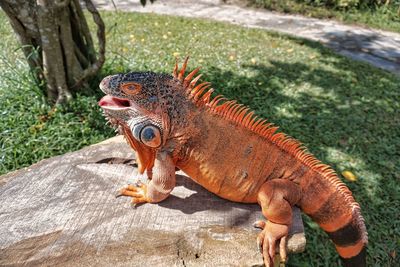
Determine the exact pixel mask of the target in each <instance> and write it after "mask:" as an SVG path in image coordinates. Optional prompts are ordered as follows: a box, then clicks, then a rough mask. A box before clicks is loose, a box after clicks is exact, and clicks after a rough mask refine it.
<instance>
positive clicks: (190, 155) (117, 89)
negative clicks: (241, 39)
mask: <svg viewBox="0 0 400 267" xmlns="http://www.w3.org/2000/svg"><path fill="white" fill-rule="evenodd" d="M187 62H188V59H187V58H186V60H185V61H184V63H183V65H182V67H181V69H179V67H178V62H177V63H176V64H175V67H174V70H173V75H169V74H158V73H154V72H130V73H127V74H116V75H111V76H107V77H105V78H104V79H103V80H102V81H101V83H100V89H101V90H102V91H103V92H104V93H105V94H106V96H104V97H103V98H102V99H101V100H100V101H99V105H100V106H101V108H102V109H103V111H104V113H105V115H106V117H107V118H108V119H109V121H110V122H111V123H112V124H113V125H114V126H118V127H119V129H120V130H121V131H122V133H123V134H124V136H125V137H126V139H127V141H128V143H129V145H130V146H131V147H132V148H133V149H134V150H135V153H136V158H137V161H138V169H139V172H140V173H144V172H145V171H146V172H147V176H148V177H149V179H150V180H149V182H148V183H147V184H143V183H142V184H136V185H128V186H126V187H124V188H122V189H121V190H120V195H124V196H130V197H132V202H133V203H143V202H149V203H157V202H160V201H162V200H164V199H166V198H167V197H168V196H169V194H170V192H171V191H172V189H173V188H174V186H175V169H176V168H179V169H181V170H182V171H184V172H185V173H186V174H187V175H188V176H190V177H191V179H193V180H194V181H195V182H196V183H198V184H200V185H202V186H203V187H205V188H206V189H207V190H209V191H211V192H213V193H215V194H216V195H218V196H220V197H222V198H225V199H228V200H231V201H236V202H242V203H258V204H259V205H260V206H261V209H262V214H263V215H264V216H265V218H267V221H258V222H256V225H257V226H259V227H261V228H263V230H262V231H261V232H260V234H259V235H258V238H257V244H258V246H259V248H260V250H261V253H262V255H263V258H264V262H265V264H266V266H273V259H274V255H275V251H276V249H279V253H280V256H281V258H282V259H283V260H285V259H286V258H287V255H286V242H287V235H288V229H289V227H290V225H291V223H292V207H293V206H294V205H297V206H298V207H300V208H301V209H302V211H303V212H304V213H306V214H307V215H309V216H310V217H311V218H312V219H313V220H314V221H315V222H317V223H318V224H319V226H320V227H321V228H322V229H323V230H324V231H325V232H327V234H328V236H329V237H330V238H331V240H332V241H333V243H334V244H335V246H336V250H337V251H338V253H339V255H340V257H341V258H342V260H343V263H344V265H345V266H365V265H366V245H367V239H368V238H367V231H366V228H365V224H364V219H363V217H362V216H361V212H360V206H359V204H358V203H357V202H355V200H354V198H353V196H352V194H351V192H350V190H349V189H348V188H347V187H346V186H345V185H344V183H342V182H341V181H340V179H339V178H338V176H337V175H336V174H335V172H334V171H333V169H332V168H331V167H329V166H328V165H325V164H322V163H321V162H320V161H319V160H317V159H316V158H315V157H314V156H313V155H312V154H310V153H309V152H307V151H306V150H305V148H304V147H303V146H302V145H301V144H300V143H299V142H298V141H297V140H295V139H294V138H292V137H289V136H288V135H285V134H284V133H281V132H276V131H277V129H278V127H276V126H274V125H273V124H271V123H267V121H266V120H264V119H261V118H258V117H257V116H255V115H254V112H253V111H251V110H250V109H249V108H248V107H246V106H244V105H241V104H238V103H237V102H236V101H235V100H227V99H225V98H224V97H223V96H221V95H217V96H215V97H212V93H213V89H212V88H210V86H211V85H210V83H208V82H202V83H199V79H200V77H201V74H200V75H197V74H198V72H199V68H196V69H194V70H193V71H192V72H190V73H189V74H188V75H187V76H186V77H185V71H186V67H187ZM195 76H196V77H195Z"/></svg>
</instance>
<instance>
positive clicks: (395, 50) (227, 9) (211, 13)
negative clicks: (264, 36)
mask: <svg viewBox="0 0 400 267" xmlns="http://www.w3.org/2000/svg"><path fill="white" fill-rule="evenodd" d="M113 2H114V3H115V6H114V5H113V4H112V1H110V0H94V3H95V4H96V5H97V7H99V8H100V9H105V10H115V8H117V9H118V10H121V11H135V12H154V13H159V14H167V15H176V16H185V17H195V18H207V19H213V20H218V21H225V22H230V23H234V24H239V25H242V26H246V27H252V28H261V29H266V30H273V31H278V32H283V33H287V34H291V35H294V36H297V37H302V38H307V39H311V40H314V41H319V42H321V43H323V44H324V45H326V46H328V47H330V48H332V49H333V50H335V51H337V52H338V53H340V54H342V55H344V56H347V57H350V58H352V59H355V60H360V61H365V62H368V63H370V64H372V65H374V66H376V67H378V68H382V69H385V70H388V71H390V72H393V73H395V74H397V75H400V34H398V33H393V32H387V31H380V30H374V29H367V28H363V27H359V26H349V25H343V24H341V23H339V22H337V21H333V20H318V19H313V18H307V17H302V16H296V15H286V14H278V13H274V12H269V11H266V10H261V9H250V8H245V7H241V6H237V5H227V4H224V3H223V1H218V0H214V1H213V0H157V1H156V2H155V3H154V4H148V5H146V7H142V6H141V5H140V4H139V1H132V0H130V1H128V0H114V1H113ZM228 2H229V1H228Z"/></svg>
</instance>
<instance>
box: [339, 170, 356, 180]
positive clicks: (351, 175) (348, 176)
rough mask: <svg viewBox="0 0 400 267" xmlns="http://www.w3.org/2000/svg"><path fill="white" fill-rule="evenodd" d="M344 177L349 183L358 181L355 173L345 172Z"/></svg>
mask: <svg viewBox="0 0 400 267" xmlns="http://www.w3.org/2000/svg"><path fill="white" fill-rule="evenodd" d="M342 175H343V177H344V178H346V180H348V181H351V182H355V181H357V176H355V175H354V173H352V172H351V171H343V172H342Z"/></svg>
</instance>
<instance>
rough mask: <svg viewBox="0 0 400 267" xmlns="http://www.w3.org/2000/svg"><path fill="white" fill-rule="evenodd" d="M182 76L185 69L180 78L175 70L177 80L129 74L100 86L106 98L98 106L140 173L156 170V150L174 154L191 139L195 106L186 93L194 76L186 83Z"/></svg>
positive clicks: (156, 75) (145, 74) (168, 76)
mask: <svg viewBox="0 0 400 267" xmlns="http://www.w3.org/2000/svg"><path fill="white" fill-rule="evenodd" d="M184 66H186V61H185V64H184ZM197 71H198V70H196V71H195V72H194V73H193V75H194V74H195V73H196V72H197ZM181 73H182V74H181ZM183 73H184V69H183V70H181V72H180V73H179V74H180V75H178V73H177V72H176V68H175V71H174V74H175V75H174V76H175V77H174V76H172V75H168V74H157V73H153V72H130V73H126V74H116V75H111V76H107V77H105V78H104V79H103V80H102V81H101V83H100V89H101V90H102V91H103V92H104V93H105V94H106V96H104V97H103V98H102V99H101V100H100V101H99V105H100V107H101V108H102V109H103V111H104V114H105V116H106V117H107V118H108V119H109V121H110V123H111V124H113V125H114V126H118V127H119V129H120V130H121V131H122V133H123V134H124V135H125V137H126V138H127V140H128V142H129V143H130V145H131V146H132V147H133V148H134V150H135V151H136V156H137V160H138V165H139V171H140V172H141V173H142V172H144V170H145V169H151V168H152V167H153V164H154V159H155V155H156V152H157V150H159V149H161V148H165V149H167V150H169V151H171V152H174V150H175V149H176V148H177V147H179V146H180V145H181V144H179V143H180V142H181V141H182V136H188V135H189V134H188V133H187V132H185V131H187V129H189V128H190V127H188V123H190V117H191V116H190V114H188V113H190V112H189V108H188V106H189V105H192V106H193V103H192V102H191V101H188V96H187V90H188V88H189V87H190V86H189V85H190V83H189V82H190V81H191V78H192V77H193V75H191V76H190V77H189V78H190V80H186V83H185V81H184V79H183V78H182V77H183V76H182V75H183ZM189 75H190V74H189ZM178 76H179V77H178ZM196 81H197V80H196ZM191 85H194V84H191ZM192 87H193V86H192ZM192 128H193V127H192ZM167 141H168V142H167Z"/></svg>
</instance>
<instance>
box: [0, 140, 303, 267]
mask: <svg viewBox="0 0 400 267" xmlns="http://www.w3.org/2000/svg"><path fill="white" fill-rule="evenodd" d="M133 156H134V155H133V153H132V150H131V149H130V148H129V147H128V145H126V143H125V141H124V140H123V138H121V137H116V138H112V139H109V140H107V141H105V142H103V143H100V144H97V145H93V146H89V147H86V148H84V149H82V150H79V151H76V152H72V153H68V154H65V155H62V156H58V157H54V158H50V159H47V160H43V161H41V162H39V163H37V164H34V165H32V166H30V167H28V168H24V169H21V170H19V171H16V172H12V173H9V174H6V175H3V176H0V201H1V202H0V266H94V265H95V266H111V265H113V266H259V265H262V258H261V256H260V254H259V253H258V251H257V248H256V243H255V239H256V235H257V233H258V232H259V230H257V229H254V228H253V227H252V223H253V222H254V221H256V220H257V219H262V218H263V217H262V214H261V212H260V208H259V207H258V205H248V204H241V203H233V202H230V201H226V200H223V199H221V198H219V197H217V196H216V195H214V194H212V193H210V192H208V191H207V190H205V189H203V188H202V187H201V186H199V185H197V184H195V183H194V182H193V181H192V180H190V179H189V178H188V177H186V176H185V175H184V173H182V172H178V175H177V186H176V188H175V189H174V190H173V192H172V195H171V196H170V197H169V198H168V199H167V200H165V201H163V202H161V203H159V204H142V205H140V206H137V207H136V208H133V207H132V206H131V205H130V199H129V198H127V197H121V198H117V199H116V198H115V197H114V195H115V192H116V191H117V190H118V189H120V188H121V187H122V186H124V185H126V184H128V183H133V182H134V181H136V180H137V179H138V178H140V179H144V177H140V176H139V175H138V173H137V169H136V164H135V159H134V157H133ZM294 217H295V223H294V225H293V227H292V232H291V235H292V237H291V238H290V240H289V244H288V248H289V250H290V251H292V252H301V251H302V250H304V246H305V237H304V231H303V225H302V221H301V216H300V212H299V210H298V209H296V211H295V212H294Z"/></svg>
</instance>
